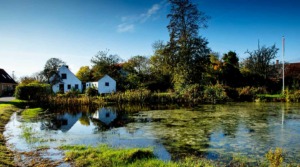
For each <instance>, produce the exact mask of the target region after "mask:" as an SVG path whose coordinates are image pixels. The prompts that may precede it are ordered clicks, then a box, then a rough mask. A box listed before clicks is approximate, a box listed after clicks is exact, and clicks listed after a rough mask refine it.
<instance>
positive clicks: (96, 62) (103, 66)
mask: <svg viewBox="0 0 300 167" xmlns="http://www.w3.org/2000/svg"><path fill="white" fill-rule="evenodd" d="M91 62H92V64H93V65H92V69H91V70H92V77H93V79H94V80H98V79H100V78H101V77H103V76H104V75H106V74H108V75H109V76H111V77H112V78H114V79H115V80H118V79H119V78H120V62H121V58H120V57H119V56H118V55H116V54H109V53H108V50H106V51H99V52H98V53H97V54H96V55H95V57H93V58H92V59H91Z"/></svg>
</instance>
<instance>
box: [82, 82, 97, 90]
mask: <svg viewBox="0 0 300 167" xmlns="http://www.w3.org/2000/svg"><path fill="white" fill-rule="evenodd" d="M85 87H86V88H89V87H95V88H97V89H98V82H87V83H86V84H85Z"/></svg>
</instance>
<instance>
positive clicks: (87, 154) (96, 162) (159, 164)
mask: <svg viewBox="0 0 300 167" xmlns="http://www.w3.org/2000/svg"><path fill="white" fill-rule="evenodd" d="M60 149H63V150H66V153H65V161H68V162H71V163H73V165H74V166H76V167H81V166H91V167H96V166H97V167H98V166H103V167H105V166H109V167H114V166H118V167H119V166H120V167H123V166H124V167H125V166H129V167H140V166H143V167H152V166H154V167H189V166H193V167H194V166H215V165H213V164H212V163H211V162H210V161H208V160H200V159H193V158H187V159H184V160H182V161H179V162H171V161H168V162H166V161H162V160H159V159H157V158H156V157H155V156H154V154H153V150H152V149H150V148H142V149H141V148H131V149H115V148H111V147H108V146H107V145H99V146H98V147H91V146H83V145H77V146H62V147H60Z"/></svg>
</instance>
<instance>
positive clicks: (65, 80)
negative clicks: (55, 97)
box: [52, 65, 82, 93]
mask: <svg viewBox="0 0 300 167" xmlns="http://www.w3.org/2000/svg"><path fill="white" fill-rule="evenodd" d="M58 74H59V76H60V77H61V79H62V81H61V82H59V83H57V84H55V85H53V86H52V90H53V92H55V93H56V92H58V91H60V92H67V91H70V90H71V89H72V88H74V89H77V90H79V91H80V92H82V83H81V81H80V80H79V79H78V78H77V77H76V76H75V75H74V74H73V73H72V72H71V71H70V70H69V67H68V66H66V65H63V66H61V67H60V68H59V69H58Z"/></svg>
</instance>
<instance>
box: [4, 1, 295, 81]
mask: <svg viewBox="0 0 300 167" xmlns="http://www.w3.org/2000/svg"><path fill="white" fill-rule="evenodd" d="M193 2H194V3H197V4H198V6H199V9H200V10H201V11H204V12H205V13H206V14H207V15H209V16H210V17H211V19H210V20H209V21H208V26H209V27H208V28H207V29H203V30H200V32H199V34H200V35H201V36H203V37H205V38H206V39H207V40H208V41H209V47H210V48H211V49H212V50H213V51H214V52H218V53H220V54H221V55H222V54H223V53H225V52H228V51H230V50H232V51H236V52H237V53H238V56H239V58H240V60H243V59H244V58H246V57H247V54H245V51H247V50H250V51H252V50H254V49H257V44H258V40H259V41H260V44H261V45H266V46H271V45H273V44H276V46H277V47H278V48H279V49H280V50H279V52H278V54H277V57H278V59H280V60H281V57H282V51H281V49H282V46H281V45H282V44H281V39H282V36H283V35H284V36H285V38H286V60H287V61H288V62H298V61H300V57H299V56H300V48H299V44H300V38H299V37H300V19H299V18H300V10H299V9H300V1H298V0H272V1H271V0H194V1H193ZM169 7H170V6H169V5H168V3H167V1H166V0H88V1H83V0H43V1H40V0H0V68H4V69H5V70H6V71H7V72H8V73H10V74H11V73H12V71H14V72H15V75H16V76H17V77H21V76H25V75H28V76H30V75H32V74H33V73H35V72H38V71H41V70H42V69H43V67H44V65H45V63H46V61H47V60H48V59H49V58H52V57H56V58H60V59H62V60H63V61H65V62H66V63H67V64H68V65H69V66H70V68H71V70H72V71H73V72H74V73H76V72H77V71H78V69H79V68H80V67H81V66H85V65H91V63H90V60H91V58H92V57H93V56H94V55H95V54H96V53H97V52H98V51H103V50H106V49H109V50H110V53H112V54H118V55H119V56H120V57H121V58H122V59H124V60H127V59H128V58H130V57H132V56H135V55H145V56H151V55H152V54H153V50H152V44H153V43H154V42H155V41H157V40H163V41H168V39H169V36H168V31H167V28H166V26H167V24H168V19H167V18H166V15H167V13H168V12H169Z"/></svg>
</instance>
